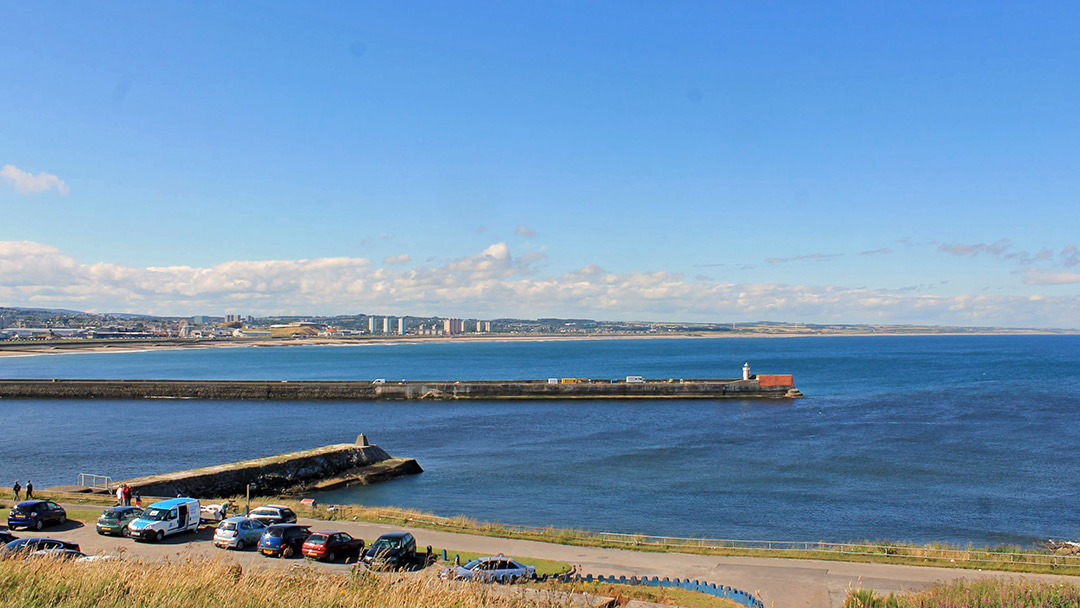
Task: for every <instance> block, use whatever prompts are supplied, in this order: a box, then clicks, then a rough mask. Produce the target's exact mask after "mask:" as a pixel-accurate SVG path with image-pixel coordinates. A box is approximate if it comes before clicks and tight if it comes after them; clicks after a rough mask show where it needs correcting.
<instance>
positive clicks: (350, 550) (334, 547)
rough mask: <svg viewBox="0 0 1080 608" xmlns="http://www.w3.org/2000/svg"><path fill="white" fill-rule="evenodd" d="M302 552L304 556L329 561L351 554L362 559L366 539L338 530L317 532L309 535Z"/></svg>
mask: <svg viewBox="0 0 1080 608" xmlns="http://www.w3.org/2000/svg"><path fill="white" fill-rule="evenodd" d="M300 552H301V553H303V554H304V557H310V558H312V559H317V560H323V561H328V562H332V561H334V560H336V559H337V558H339V557H345V558H348V557H349V556H352V557H355V558H356V559H360V556H361V555H363V553H364V540H363V539H362V538H353V537H352V536H351V535H349V534H348V533H347V532H338V531H336V530H330V531H323V532H315V533H314V534H312V535H311V536H309V537H307V540H305V541H304V545H303V547H301V549H300Z"/></svg>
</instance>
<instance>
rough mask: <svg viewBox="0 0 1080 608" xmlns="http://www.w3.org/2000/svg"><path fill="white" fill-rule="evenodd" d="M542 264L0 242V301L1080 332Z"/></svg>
mask: <svg viewBox="0 0 1080 608" xmlns="http://www.w3.org/2000/svg"><path fill="white" fill-rule="evenodd" d="M541 259H543V254H540V253H532V254H527V255H524V256H520V257H516V256H514V255H513V254H512V253H511V251H510V248H509V247H508V246H507V245H506V243H496V244H493V245H491V246H490V247H488V248H487V249H485V250H484V251H482V252H480V253H478V254H476V255H473V256H468V257H463V258H459V259H456V260H453V261H450V262H448V263H446V264H443V265H441V266H433V265H432V263H430V262H429V263H425V264H423V265H420V266H418V267H415V268H402V267H400V266H396V265H393V264H391V263H389V262H387V263H384V265H382V266H375V265H373V264H372V263H371V262H370V261H369V260H367V259H363V258H318V259H304V260H264V261H233V262H226V263H223V264H218V265H215V266H212V267H209V268H196V267H190V266H168V267H146V268H143V267H135V266H128V265H123V264H112V263H108V262H99V263H94V264H83V263H80V262H78V261H77V260H75V259H74V258H72V257H71V256H68V255H65V254H64V253H63V252H62V251H60V250H59V249H57V248H56V247H52V246H49V245H44V244H40V243H32V242H0V302H3V303H5V304H6V305H16V306H39V307H64V308H79V309H83V310H88V311H130V312H145V313H149V314H175V315H188V314H196V313H202V312H206V311H211V310H224V309H229V310H237V309H241V308H242V309H243V310H244V311H246V313H245V314H273V313H283V312H296V313H304V314H340V313H347V312H352V311H357V310H389V309H396V310H404V311H408V312H410V313H412V314H439V315H455V316H465V315H477V316H519V317H532V318H535V317H544V316H577V317H580V316H588V317H593V318H600V319H651V320H683V321H716V322H725V321H745V320H776V321H804V322H826V323H828V322H843V323H874V322H881V323H886V322H887V323H929V324H940V325H997V326H1009V327H1080V296H1075V295H1074V296H1042V297H1040V298H1032V297H1029V296H1001V295H987V294H978V295H959V296H936V295H930V294H927V293H925V290H922V289H920V290H918V292H912V291H904V290H880V289H866V288H846V287H838V286H828V285H826V286H821V285H788V284H780V283H716V282H713V281H711V280H707V279H704V278H703V277H693V278H685V277H683V276H682V275H681V274H678V273H671V272H629V273H617V272H611V271H608V270H606V269H604V268H603V267H601V266H598V265H595V264H589V265H585V266H582V267H581V268H578V269H576V270H572V271H570V272H566V273H563V274H559V275H549V276H541V275H539V273H538V272H537V270H536V268H534V267H533V264H535V263H536V262H537V261H539V260H541ZM1029 271H1030V272H1029V273H1028V275H1027V278H1028V283H1029V284H1040V285H1049V284H1062V283H1076V282H1080V274H1078V273H1058V274H1055V275H1048V274H1044V273H1041V272H1040V271H1036V270H1035V269H1029ZM927 287H932V286H927Z"/></svg>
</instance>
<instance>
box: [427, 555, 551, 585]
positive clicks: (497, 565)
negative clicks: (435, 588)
mask: <svg viewBox="0 0 1080 608" xmlns="http://www.w3.org/2000/svg"><path fill="white" fill-rule="evenodd" d="M441 576H442V577H443V578H447V579H453V580H474V581H475V580H480V581H501V582H509V581H518V580H529V579H532V578H534V577H536V567H535V566H526V565H525V564H522V563H520V562H518V561H517V560H514V559H511V558H509V557H506V556H505V555H495V556H491V557H478V558H476V559H474V560H471V561H470V562H468V563H467V564H465V565H464V566H458V567H457V568H447V569H446V570H443V571H442V573H441Z"/></svg>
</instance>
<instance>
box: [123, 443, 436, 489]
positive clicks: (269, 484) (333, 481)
mask: <svg viewBox="0 0 1080 608" xmlns="http://www.w3.org/2000/svg"><path fill="white" fill-rule="evenodd" d="M421 472H423V469H421V468H420V465H419V464H417V462H416V461H415V460H413V459H412V458H393V457H392V456H390V454H387V453H386V451H385V450H383V449H382V448H380V447H379V446H377V445H369V444H368V443H367V440H366V439H365V438H363V436H362V435H361V437H360V438H358V440H357V443H355V444H353V443H342V444H336V445H328V446H324V447H320V448H315V449H312V450H303V451H300V452H289V453H287V454H279V455H277V456H269V457H266V458H257V459H254V460H245V461H242V462H233V463H228V464H221V465H216V466H210V467H202V468H198V469H189V470H186V471H177V472H174V473H163V474H160V475H150V476H147V477H138V478H136V479H127V480H124V481H120V482H116V483H126V484H127V485H129V486H131V488H132V489H133V490H136V491H138V492H139V493H140V494H142V495H143V496H191V497H194V498H211V497H215V498H216V497H225V496H236V495H242V494H244V493H245V492H246V491H247V488H248V486H249V485H250V487H251V493H252V494H253V495H262V496H270V495H297V494H300V493H302V492H306V491H312V490H328V489H331V488H335V487H341V486H347V485H358V484H369V483H377V482H381V481H387V480H390V479H394V478H396V477H400V476H403V475H412V474H416V473H421Z"/></svg>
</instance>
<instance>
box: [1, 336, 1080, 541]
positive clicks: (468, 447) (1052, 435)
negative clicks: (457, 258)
mask: <svg viewBox="0 0 1080 608" xmlns="http://www.w3.org/2000/svg"><path fill="white" fill-rule="evenodd" d="M744 361H750V363H751V366H752V367H753V370H754V371H755V372H759V373H793V374H794V375H795V379H796V384H797V385H798V386H799V388H800V389H801V390H802V391H803V392H804V393H806V394H807V395H808V398H806V399H803V400H799V401H782V402H769V401H751V400H747V401H626V402H580V401H575V402H559V401H543V402H510V403H504V402H498V403H496V402H483V403H475V402H474V403H420V402H417V403H404V404H402V403H393V404H384V403H262V402H190V401H183V402H175V401H160V400H155V401H130V402H124V401H98V402H91V401H71V402H65V401H44V402H41V401H34V402H29V401H10V400H9V401H0V414H2V415H3V417H4V420H5V421H6V422H7V432H6V433H5V435H7V437H6V438H5V441H4V444H3V445H4V447H3V449H2V450H0V454H2V458H0V480H14V479H15V478H16V477H18V478H19V479H20V480H23V481H25V479H26V478H27V477H30V478H31V479H33V480H34V483H35V485H38V486H39V487H45V486H48V485H53V484H59V483H74V481H75V476H76V474H77V473H80V472H87V473H98V474H106V475H110V476H112V477H113V478H115V479H120V478H127V477H133V476H138V475H146V474H151V473H157V472H164V471H171V470H177V469H184V468H189V467H195V466H203V465H209V464H216V463H220V462H226V461H233V460H241V459H246V458H254V457H258V456H264V455H269V454H275V453H279V452H285V451H289V450H294V449H303V448H310V447H313V446H317V445H324V444H329V443H335V442H348V441H352V440H353V439H354V438H355V436H356V434H357V433H360V432H364V433H367V434H368V436H369V437H370V438H371V439H372V440H373V441H374V442H376V443H378V444H380V445H381V446H383V447H384V448H386V449H387V450H388V451H389V452H390V453H392V454H395V455H401V456H411V457H415V458H416V459H417V460H419V462H420V464H421V465H422V466H423V467H424V468H425V469H426V472H425V473H424V474H422V475H419V476H416V477H412V478H408V479H402V480H397V481H394V482H390V483H387V484H383V485H379V486H374V487H368V488H355V489H348V490H342V491H337V492H331V493H327V494H326V495H325V496H323V498H322V501H323V502H359V503H364V504H374V505H399V506H406V507H415V508H419V509H424V510H428V511H432V512H435V513H438V514H442V515H456V514H465V515H467V516H469V517H473V518H476V519H481V520H495V521H503V522H508V523H519V524H535V525H553V526H560V527H562V526H565V527H580V528H588V529H593V530H605V531H617V532H633V533H646V534H661V535H674V536H707V537H713V538H741V539H772V540H858V539H893V540H907V541H918V542H923V541H937V540H941V541H949V542H958V543H967V542H973V543H976V544H1000V543H1020V544H1029V543H1032V542H1035V541H1037V540H1039V539H1044V538H1046V537H1065V538H1080V450H1078V449H1077V443H1078V441H1077V438H1078V437H1080V376H1078V372H1080V337H1076V336H991V337H983V336H964V337H946V336H941V337H937V336H935V337H873V338H869V337H868V338H795V339H751V338H747V339H741V338H729V339H703V340H687V339H671V340H664V339H652V340H607V341H580V342H565V341H551V342H528V343H516V342H515V343H505V342H503V343H499V342H489V343H427V344H397V345H372V346H355V347H288V348H285V347H282V348H235V349H205V350H162V351H153V352H143V353H109V354H91V353H87V354H69V355H50V356H33V357H18V358H12V357H0V377H8V378H16V377H23V378H27V377H43V378H63V377H67V378H76V377H78V378H229V379H249V378H250V379H267V378H269V379H291V380H301V379H370V378H387V379H388V380H389V379H399V378H407V379H413V380H416V379H458V378H461V379H466V378H468V379H480V378H547V377H550V376H591V377H594V378H602V377H622V376H626V375H631V374H641V375H645V376H648V377H672V378H679V377H735V376H737V375H739V374H740V373H741V371H740V368H741V366H742V363H743V362H744ZM7 483H10V482H7Z"/></svg>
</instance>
